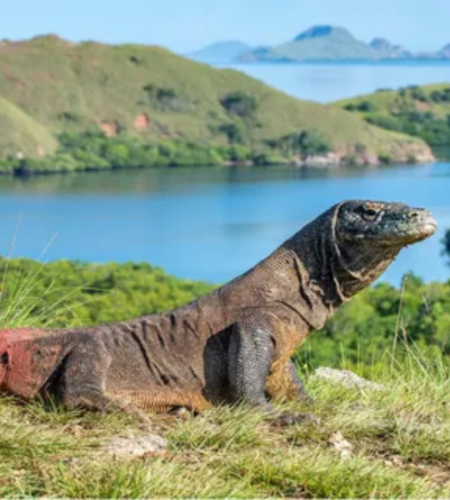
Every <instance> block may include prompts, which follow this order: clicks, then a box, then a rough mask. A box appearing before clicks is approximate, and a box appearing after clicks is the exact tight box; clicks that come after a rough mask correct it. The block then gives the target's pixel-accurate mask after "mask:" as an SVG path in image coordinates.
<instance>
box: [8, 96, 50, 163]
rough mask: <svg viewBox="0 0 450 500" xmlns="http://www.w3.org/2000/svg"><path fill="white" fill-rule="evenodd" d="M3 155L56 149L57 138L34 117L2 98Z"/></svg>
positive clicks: (36, 153)
mask: <svg viewBox="0 0 450 500" xmlns="http://www.w3.org/2000/svg"><path fill="white" fill-rule="evenodd" d="M0 131H1V133H0V151H1V156H6V155H13V156H16V155H17V153H22V155H24V156H39V155H44V154H49V153H52V152H54V151H55V149H56V146H57V141H56V139H55V138H54V137H53V136H52V134H51V133H50V132H49V131H48V130H47V129H46V128H45V126H43V125H41V124H40V123H39V122H38V121H36V120H35V119H34V118H31V117H30V116H29V115H27V114H26V113H24V112H23V111H21V110H20V109H19V108H18V107H17V106H15V105H14V104H12V103H11V102H8V101H6V100H5V99H1V98H0Z"/></svg>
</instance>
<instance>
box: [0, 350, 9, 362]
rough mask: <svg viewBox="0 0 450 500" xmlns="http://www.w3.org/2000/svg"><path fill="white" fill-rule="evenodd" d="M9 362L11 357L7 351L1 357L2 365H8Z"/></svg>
mask: <svg viewBox="0 0 450 500" xmlns="http://www.w3.org/2000/svg"><path fill="white" fill-rule="evenodd" d="M8 362H9V356H8V353H7V352H6V351H5V352H4V353H2V354H1V355H0V364H2V365H7V364H8Z"/></svg>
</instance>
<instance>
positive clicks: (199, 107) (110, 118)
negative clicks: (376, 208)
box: [0, 36, 431, 163]
mask: <svg viewBox="0 0 450 500" xmlns="http://www.w3.org/2000/svg"><path fill="white" fill-rule="evenodd" d="M0 95H2V96H3V97H4V98H5V99H8V100H9V101H10V102H12V103H14V104H15V105H16V106H18V107H19V108H20V109H22V110H23V111H24V112H25V113H27V114H28V115H30V116H31V117H33V118H34V119H35V120H37V121H39V123H41V124H43V126H45V127H47V128H48V130H49V131H50V132H51V133H52V134H53V135H54V136H57V135H58V134H61V133H63V132H67V133H70V134H72V135H73V134H81V133H85V132H86V131H100V130H103V131H104V133H105V134H106V135H107V136H117V137H122V136H124V137H125V136H135V137H138V138H140V139H141V140H142V141H146V142H148V141H161V140H168V139H171V140H185V141H193V142H195V143H197V144H203V145H208V146H211V145H223V146H225V145H228V146H229V145H242V146H246V147H247V148H249V149H251V150H255V151H261V152H264V151H268V152H269V153H270V152H272V151H273V152H279V151H278V150H277V146H276V144H279V141H280V139H283V138H285V137H287V136H290V135H294V136H296V135H298V134H299V133H300V132H302V131H305V130H307V131H312V132H313V133H314V134H316V136H320V138H321V139H320V140H321V141H322V142H326V143H327V144H328V145H329V149H331V150H332V151H334V152H335V153H336V155H337V156H338V157H339V158H343V157H349V158H350V159H352V160H355V158H356V159H357V160H358V161H359V160H361V161H370V162H375V161H376V159H377V158H379V157H382V158H384V157H386V156H390V157H392V158H393V159H395V160H398V161H406V160H407V159H418V160H429V159H430V158H431V153H430V150H429V149H428V147H427V146H426V145H425V144H424V143H423V142H421V141H420V140H416V139H412V138H410V137H406V136H403V135H400V134H393V133H389V132H386V131H383V130H380V129H377V128H374V127H372V126H370V125H368V124H367V123H365V122H364V121H363V120H361V119H360V118H359V117H358V116H355V115H354V114H352V113H348V112H346V111H343V110H340V109H338V108H336V107H335V106H324V105H320V104H316V103H313V102H306V101H299V100H297V99H295V98H293V97H290V96H287V95H285V94H283V93H282V92H279V91H277V90H275V89H273V88H271V87H268V86H267V85H265V84H263V83H262V82H260V81H258V80H255V79H252V78H250V77H248V76H246V75H244V74H242V73H240V72H237V71H234V70H229V69H223V70H218V69H213V68H211V67H209V66H207V65H205V64H201V63H198V62H194V61H192V60H189V59H185V58H182V57H179V56H176V55H174V54H172V53H171V52H169V51H167V50H165V49H162V48H159V47H149V46H139V45H118V46H110V45H105V44H101V43H94V42H86V43H81V44H72V43H69V42H66V41H64V40H62V39H60V38H58V37H55V36H43V37H37V38H34V39H32V40H29V41H23V42H12V43H11V42H9V43H4V44H2V45H1V46H0ZM18 130H19V131H20V127H19V128H18ZM302 137H303V136H302ZM268 144H271V146H270V147H269V146H268ZM274 145H275V146H274ZM175 163H176V161H175Z"/></svg>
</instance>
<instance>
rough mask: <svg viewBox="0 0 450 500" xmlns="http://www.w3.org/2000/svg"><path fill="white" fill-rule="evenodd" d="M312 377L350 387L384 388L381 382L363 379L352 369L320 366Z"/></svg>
mask: <svg viewBox="0 0 450 500" xmlns="http://www.w3.org/2000/svg"><path fill="white" fill-rule="evenodd" d="M310 379H312V380H314V379H319V380H325V381H327V382H333V383H337V384H341V385H343V386H344V387H348V388H351V389H353V388H357V389H369V390H380V389H382V388H383V386H382V385H381V384H377V383H375V382H370V381H369V380H366V379H363V378H361V377H359V376H358V375H356V373H353V372H351V371H350V370H335V369H333V368H326V367H323V366H320V367H319V368H317V370H316V371H315V372H314V374H313V375H312V376H311V377H310Z"/></svg>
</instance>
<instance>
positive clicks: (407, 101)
mask: <svg viewBox="0 0 450 500" xmlns="http://www.w3.org/2000/svg"><path fill="white" fill-rule="evenodd" d="M336 106H337V107H339V108H342V109H345V110H347V111H351V112H353V113H354V114H355V115H358V116H360V117H361V118H364V119H365V120H366V121H367V122H369V123H372V124H375V125H377V126H379V127H382V128H385V129H387V130H394V131H397V132H402V133H406V134H410V135H413V136H417V137H420V138H422V139H423V140H425V141H426V142H427V143H428V144H430V145H432V146H448V145H450V84H439V85H425V86H422V87H419V86H411V87H406V88H402V89H399V90H379V91H378V92H375V93H373V94H367V95H363V96H359V97H355V98H352V99H345V100H343V101H339V102H337V103H336Z"/></svg>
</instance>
